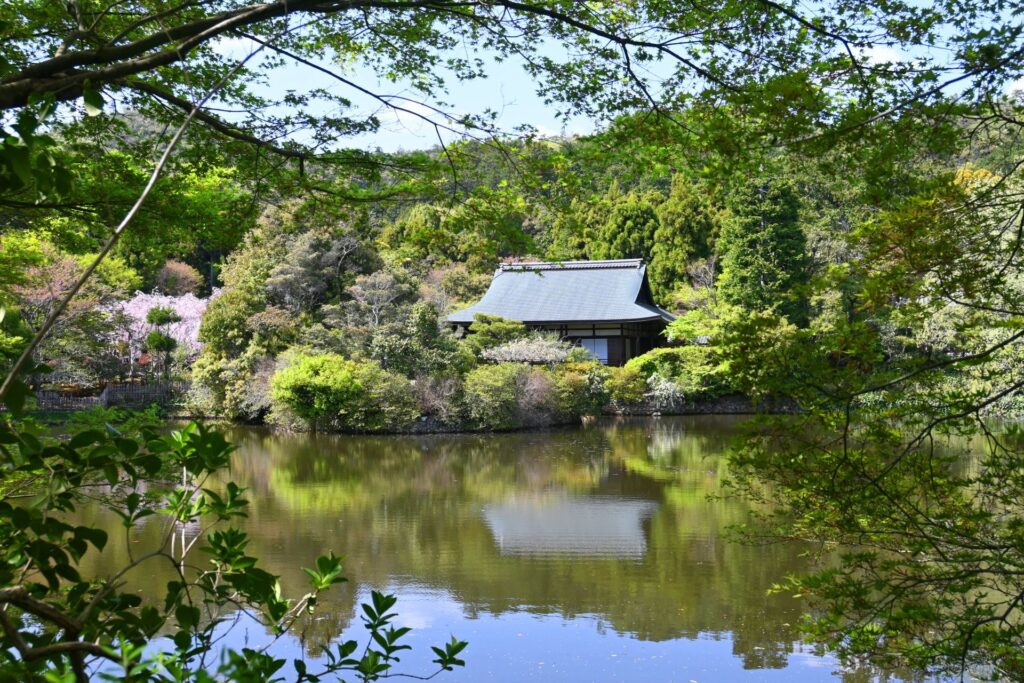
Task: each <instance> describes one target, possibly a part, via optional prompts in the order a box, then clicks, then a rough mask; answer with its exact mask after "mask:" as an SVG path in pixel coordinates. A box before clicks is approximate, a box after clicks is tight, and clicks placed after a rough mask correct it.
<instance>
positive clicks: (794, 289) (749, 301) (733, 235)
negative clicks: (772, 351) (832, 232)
mask: <svg viewBox="0 0 1024 683" xmlns="http://www.w3.org/2000/svg"><path fill="white" fill-rule="evenodd" d="M730 205H731V206H730V208H731V210H732V216H731V217H730V218H729V219H728V220H726V221H725V222H724V225H723V227H722V233H721V236H720V237H719V240H718V252H719V254H720V257H721V263H722V274H721V276H720V277H719V281H718V282H719V284H718V290H719V294H720V295H721V298H722V301H724V302H725V303H728V304H733V305H736V306H740V307H742V308H745V309H748V310H754V311H773V312H776V313H779V314H781V315H784V316H786V318H788V319H789V321H790V322H793V323H796V324H797V325H805V324H806V323H807V292H806V289H807V284H808V282H809V280H810V271H809V259H808V256H807V239H806V237H805V236H804V233H803V230H802V229H801V227H800V223H799V213H800V205H799V200H798V199H797V196H796V194H795V192H794V191H793V188H792V187H790V186H789V185H788V184H785V183H784V182H782V181H777V180H774V179H773V180H768V179H756V180H754V181H753V182H751V183H749V184H748V185H746V186H744V187H742V188H740V189H739V190H738V191H736V192H734V193H733V195H732V197H731V198H730Z"/></svg>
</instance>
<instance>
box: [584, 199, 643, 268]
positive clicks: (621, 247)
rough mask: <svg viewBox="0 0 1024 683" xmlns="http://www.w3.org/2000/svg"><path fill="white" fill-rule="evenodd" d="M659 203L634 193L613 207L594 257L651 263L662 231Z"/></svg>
mask: <svg viewBox="0 0 1024 683" xmlns="http://www.w3.org/2000/svg"><path fill="white" fill-rule="evenodd" d="M655 206H656V203H655V202H652V201H651V200H650V198H649V197H644V196H640V195H637V194H635V193H631V194H628V195H626V196H625V197H623V198H622V199H621V200H620V201H618V202H616V203H614V204H612V206H611V210H610V212H609V213H608V218H607V219H606V220H605V222H604V224H603V225H602V226H601V229H600V231H599V232H598V235H597V237H598V239H597V243H596V244H595V245H594V247H593V250H592V252H591V253H592V255H593V257H594V258H597V259H622V258H642V259H644V260H645V261H650V259H651V250H652V249H653V247H654V233H655V232H656V231H657V229H658V213H657V211H656V209H655Z"/></svg>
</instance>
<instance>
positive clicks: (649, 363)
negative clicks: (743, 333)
mask: <svg viewBox="0 0 1024 683" xmlns="http://www.w3.org/2000/svg"><path fill="white" fill-rule="evenodd" d="M625 368H626V369H627V370H629V371H635V372H637V373H639V374H640V376H641V377H643V378H644V379H645V380H650V378H651V377H653V376H655V375H658V376H660V377H662V378H664V379H667V380H672V381H673V382H674V383H675V384H676V385H677V386H678V387H679V388H680V390H681V391H683V392H685V393H686V394H688V395H691V396H703V397H713V396H720V395H722V394H725V393H728V392H730V391H733V390H734V388H733V385H732V383H731V382H730V381H729V377H728V376H727V375H726V374H725V373H724V372H723V370H722V368H721V367H720V365H719V363H718V360H717V358H716V357H715V350H714V349H713V348H711V347H709V346H697V345H690V346H676V347H665V348H659V349H654V350H652V351H648V352H647V353H645V354H643V355H642V356H637V357H636V358H633V359H631V360H630V361H628V362H627V363H626V365H625Z"/></svg>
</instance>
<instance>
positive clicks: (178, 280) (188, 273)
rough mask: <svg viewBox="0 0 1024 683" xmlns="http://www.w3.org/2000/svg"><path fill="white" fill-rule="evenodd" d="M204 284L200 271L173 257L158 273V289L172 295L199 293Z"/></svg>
mask: <svg viewBox="0 0 1024 683" xmlns="http://www.w3.org/2000/svg"><path fill="white" fill-rule="evenodd" d="M202 286H203V276H202V275H200V274H199V271H198V270H196V269H195V268H193V267H192V266H190V265H188V264H187V263H182V262H181V261H175V260H174V259H171V260H170V261H168V262H167V263H165V264H164V265H163V267H162V268H161V269H160V272H158V273H157V274H156V289H157V290H159V291H160V292H163V293H164V294H168V295H170V296H181V295H183V294H198V293H199V289H200V288H201V287H202Z"/></svg>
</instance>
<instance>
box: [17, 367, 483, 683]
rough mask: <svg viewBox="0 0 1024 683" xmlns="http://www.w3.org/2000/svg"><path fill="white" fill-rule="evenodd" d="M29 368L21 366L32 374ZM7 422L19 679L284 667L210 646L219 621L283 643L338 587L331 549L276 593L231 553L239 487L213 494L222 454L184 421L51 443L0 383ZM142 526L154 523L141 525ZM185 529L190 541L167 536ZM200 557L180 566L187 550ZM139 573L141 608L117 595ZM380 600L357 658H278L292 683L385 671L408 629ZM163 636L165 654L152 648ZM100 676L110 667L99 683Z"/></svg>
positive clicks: (369, 612) (249, 674)
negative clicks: (119, 548)
mask: <svg viewBox="0 0 1024 683" xmlns="http://www.w3.org/2000/svg"><path fill="white" fill-rule="evenodd" d="M42 370H45V368H39V367H36V368H33V371H35V372H40V371H42ZM10 386H11V389H10V391H9V394H8V398H7V405H8V407H9V408H10V409H11V414H10V415H9V416H8V417H7V418H6V419H5V420H4V422H3V424H2V425H0V457H2V461H0V467H2V468H3V473H4V478H5V480H9V481H24V482H25V483H24V485H21V486H18V485H14V486H11V487H10V488H8V489H7V490H5V491H4V492H3V494H2V495H0V547H2V548H3V550H2V554H0V628H2V634H0V666H2V667H3V669H4V671H5V674H9V675H11V676H13V677H15V678H22V679H24V680H34V679H35V678H36V677H38V676H42V675H44V674H46V675H56V676H58V678H63V677H68V676H70V677H71V678H72V680H77V681H87V680H89V679H90V676H95V675H101V676H102V677H104V678H107V679H110V680H115V679H117V680H120V679H125V680H135V681H143V680H165V681H189V680H211V678H210V673H209V672H215V674H216V675H215V678H219V679H224V680H246V679H249V680H252V679H254V678H255V679H258V680H270V679H271V678H272V677H273V676H274V675H276V672H278V671H279V670H280V669H281V668H282V667H284V665H285V664H286V663H287V661H286V660H284V659H280V658H275V657H272V656H271V655H269V654H268V649H269V647H270V645H271V644H272V642H273V641H272V642H271V643H268V644H266V645H265V646H264V647H262V648H261V649H259V650H253V649H244V650H242V651H239V652H236V651H233V650H230V649H224V650H221V651H219V652H218V650H217V649H216V647H215V646H216V643H217V641H218V640H219V638H220V637H221V636H222V635H223V630H224V628H225V627H227V628H230V625H227V626H225V621H226V620H227V619H228V618H229V617H230V616H231V615H232V614H235V615H236V616H237V615H238V614H239V613H241V614H244V615H245V616H246V617H247V618H248V619H252V620H255V621H257V622H258V623H260V624H262V625H264V626H265V627H266V629H267V630H268V631H269V632H271V633H273V634H275V638H274V640H276V639H278V638H280V637H282V636H284V635H285V634H287V633H288V632H289V630H290V629H292V627H293V626H294V625H295V624H296V623H297V621H298V620H300V619H301V618H303V617H305V616H306V615H311V614H313V613H314V612H315V610H316V609H317V605H318V601H319V599H320V597H321V596H322V595H323V593H324V592H325V591H327V590H328V589H330V588H331V587H332V586H335V585H337V584H340V583H342V582H344V581H345V578H344V577H343V576H342V561H341V558H339V557H337V556H335V555H334V554H333V553H329V554H327V555H322V556H320V557H319V558H317V560H316V563H315V567H313V568H306V569H304V571H305V573H306V575H307V577H308V579H309V583H308V590H307V592H306V593H305V594H303V595H302V596H301V597H298V598H297V599H294V600H288V599H285V598H283V597H282V596H281V587H280V583H279V581H278V577H277V576H275V575H273V574H271V573H269V572H267V571H266V570H264V569H263V568H262V567H260V566H259V565H258V562H257V559H256V558H254V557H252V556H250V555H248V554H247V553H246V546H247V544H248V542H249V539H248V537H247V535H246V534H245V533H244V532H243V531H241V530H239V529H238V528H237V527H235V526H233V523H234V522H235V521H236V520H237V519H239V518H241V517H244V516H245V514H246V513H245V511H246V506H247V501H246V500H245V498H244V497H243V493H244V491H243V490H242V489H240V488H239V487H238V486H236V485H235V484H233V483H228V484H227V485H226V486H225V487H224V488H223V489H221V490H215V489H213V488H208V487H207V486H206V483H207V481H208V480H209V477H210V476H211V475H212V474H213V473H214V472H217V471H219V470H221V469H223V468H224V467H225V466H227V464H228V460H229V455H230V453H231V451H232V447H231V446H230V444H228V442H227V441H226V440H225V439H224V437H223V436H222V435H221V434H219V433H218V432H216V431H213V430H210V429H208V428H206V427H204V426H203V425H201V424H198V423H193V424H190V425H188V426H187V427H185V428H184V429H182V430H179V431H174V432H172V433H170V434H163V433H160V432H158V431H156V430H155V429H154V428H153V427H152V426H148V425H147V426H144V427H142V428H141V430H140V431H139V433H138V434H127V433H121V432H119V431H118V430H117V429H115V428H113V427H111V426H109V425H108V426H107V427H106V428H104V429H95V428H93V429H88V428H87V429H80V430H77V431H75V433H73V434H72V435H71V436H70V437H69V438H67V439H62V440H57V439H52V438H46V437H39V436H37V435H35V434H33V430H31V429H28V428H27V427H26V425H25V424H22V423H21V422H20V421H21V420H22V419H23V418H24V413H23V408H24V398H25V397H26V395H27V394H28V391H29V390H28V387H27V386H26V385H25V384H23V383H21V382H19V381H17V380H15V381H14V382H12V383H11V385H10ZM169 471H170V472H174V471H181V472H183V480H182V482H181V483H178V484H170V483H167V482H165V483H162V484H161V483H160V480H161V478H166V473H167V472H169ZM85 494H88V495H89V497H90V498H91V499H93V500H99V501H101V505H102V506H103V507H104V508H105V509H106V510H108V511H110V512H111V513H113V514H115V515H117V516H118V517H119V518H120V519H121V522H122V524H121V525H122V527H123V529H124V537H123V539H111V538H109V537H108V534H107V533H106V532H105V531H103V530H102V529H100V528H95V527H91V526H87V525H76V524H73V523H71V522H69V521H66V520H67V519H69V518H71V517H72V516H73V514H74V513H75V511H76V510H77V509H78V506H79V504H80V501H81V500H82V496H83V495H85ZM156 520H162V521H161V522H157V521H156ZM140 524H160V525H161V534H160V542H159V544H158V545H157V546H156V547H153V548H148V549H146V550H145V551H144V552H143V553H141V554H138V555H136V554H135V552H134V551H133V549H132V542H131V538H130V536H131V533H132V530H133V529H134V528H136V527H137V526H138V525H140ZM185 527H188V528H192V529H199V532H198V534H197V535H196V536H195V537H194V538H192V540H188V541H186V540H185V537H184V536H181V540H180V542H178V543H177V544H176V542H175V539H177V538H178V537H179V533H178V532H179V530H181V529H182V528H185ZM122 541H123V542H124V543H125V545H126V549H127V552H128V557H129V561H128V562H127V563H126V564H125V565H124V566H123V567H121V568H119V569H117V570H116V571H114V572H112V573H109V574H107V575H105V576H86V575H85V574H83V572H82V569H81V567H82V561H83V559H84V558H85V557H86V556H87V555H89V554H92V553H97V552H100V551H102V550H103V549H104V548H105V547H106V546H107V545H108V544H110V543H117V542H122ZM196 550H199V551H202V552H203V553H205V554H207V555H208V556H209V561H208V562H206V563H203V564H196V563H194V561H193V560H192V554H193V553H194V551H196ZM154 564H163V565H164V566H165V567H171V568H172V569H173V571H174V573H175V576H176V578H175V579H174V580H172V581H170V582H168V584H167V588H166V593H165V597H164V600H163V601H162V603H161V604H145V603H143V601H142V600H141V598H139V597H138V595H136V594H135V593H134V592H131V591H126V590H124V588H125V586H126V581H125V576H126V575H127V574H128V573H129V572H132V571H136V570H139V569H140V568H142V569H144V568H145V567H147V566H152V565H154ZM395 602H396V598H395V597H394V596H386V595H382V594H380V593H377V592H374V593H373V594H372V602H371V603H370V604H367V605H364V606H363V611H364V614H365V616H364V623H365V625H366V628H367V630H368V631H369V641H368V643H367V644H366V646H365V647H364V649H363V651H362V653H361V654H359V655H356V654H355V653H356V651H357V649H358V645H357V643H356V642H355V641H348V642H345V643H342V644H340V645H338V646H337V647H336V648H335V649H333V650H328V651H326V652H325V653H324V660H323V665H322V668H321V670H320V671H318V672H317V673H313V672H311V671H310V670H308V669H307V666H306V664H305V663H304V662H303V661H301V660H296V661H295V662H293V666H294V668H295V673H296V680H298V681H320V680H325V677H331V676H337V675H339V674H341V673H343V672H350V673H354V674H355V675H357V676H358V677H359V679H360V680H364V681H372V680H377V679H378V678H380V677H383V676H385V675H397V674H395V673H394V672H393V668H394V666H395V664H397V663H398V662H399V661H400V660H399V657H398V653H399V652H401V651H403V650H406V649H409V648H408V646H406V645H404V644H401V643H400V640H401V639H402V637H403V636H405V635H406V634H407V633H408V632H409V630H408V629H405V628H395V627H394V626H392V621H393V619H394V617H395V616H396V615H395V614H394V613H393V612H391V611H390V610H391V608H392V607H393V606H394V605H395ZM164 643H166V645H165V644H164ZM465 645H466V644H465V643H464V642H460V641H456V640H453V641H452V642H450V643H448V644H447V645H445V646H444V647H443V649H442V648H435V649H434V652H435V654H437V659H435V660H434V662H435V663H436V664H437V665H438V669H437V671H436V672H435V674H434V675H436V673H439V672H441V671H446V670H451V669H452V668H453V667H456V666H462V665H463V664H464V662H463V661H462V660H460V659H459V658H458V655H459V653H460V652H461V651H462V649H463V648H464V647H465ZM115 672H118V673H116V674H115Z"/></svg>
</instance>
